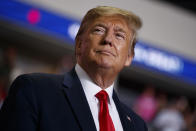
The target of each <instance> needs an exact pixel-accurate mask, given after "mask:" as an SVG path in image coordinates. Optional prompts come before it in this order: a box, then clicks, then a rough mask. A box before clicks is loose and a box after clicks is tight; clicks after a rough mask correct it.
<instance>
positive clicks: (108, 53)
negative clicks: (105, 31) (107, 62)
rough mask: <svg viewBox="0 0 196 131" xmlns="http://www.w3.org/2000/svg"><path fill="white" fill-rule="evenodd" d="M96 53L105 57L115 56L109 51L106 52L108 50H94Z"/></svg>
mask: <svg viewBox="0 0 196 131" xmlns="http://www.w3.org/2000/svg"><path fill="white" fill-rule="evenodd" d="M96 52H97V53H100V54H105V55H109V56H110V55H112V56H116V55H115V54H114V53H113V52H111V51H108V50H96Z"/></svg>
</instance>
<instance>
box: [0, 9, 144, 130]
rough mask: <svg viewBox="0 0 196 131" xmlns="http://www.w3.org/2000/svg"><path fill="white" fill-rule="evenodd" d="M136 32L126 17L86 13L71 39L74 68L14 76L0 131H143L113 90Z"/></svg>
mask: <svg viewBox="0 0 196 131" xmlns="http://www.w3.org/2000/svg"><path fill="white" fill-rule="evenodd" d="M140 27H141V20H140V18H139V17H138V16H136V15H135V14H133V13H132V12H129V11H126V10H122V9H119V8H114V7H108V6H99V7H97V8H93V9H91V10H89V11H88V12H87V14H86V15H85V17H84V18H83V20H82V23H81V26H80V29H79V31H78V34H77V36H76V39H75V41H76V46H75V54H76V61H77V64H76V66H75V68H73V69H72V70H71V71H70V72H68V73H66V74H64V75H51V74H26V75H21V76H19V77H18V78H17V79H16V80H15V81H14V82H13V84H12V86H11V88H10V91H9V94H8V97H7V98H6V100H5V102H4V104H3V106H2V108H1V110H0V123H1V127H0V128H1V131H65V130H67V131H81V130H83V131H96V130H98V131H115V130H116V131H123V130H124V131H147V127H146V124H145V122H144V121H143V120H142V119H141V118H140V117H139V116H138V115H137V114H135V113H134V112H133V111H132V110H131V109H129V108H127V107H126V106H125V105H124V104H122V103H121V102H120V101H119V99H118V97H117V94H116V92H115V91H114V89H113V86H114V81H115V79H116V77H117V75H118V74H119V72H120V71H121V70H122V69H123V68H124V67H125V66H129V65H130V63H131V62H132V59H133V56H134V46H135V43H136V41H135V40H136V32H137V30H138V29H139V28H140Z"/></svg>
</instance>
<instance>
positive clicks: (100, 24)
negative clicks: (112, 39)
mask: <svg viewBox="0 0 196 131" xmlns="http://www.w3.org/2000/svg"><path fill="white" fill-rule="evenodd" d="M97 26H99V27H103V28H106V29H107V26H106V25H105V24H102V23H97V24H95V25H94V26H93V28H94V27H97ZM114 31H115V32H122V33H124V34H127V33H126V31H125V30H123V29H122V28H121V27H119V26H117V27H115V29H114Z"/></svg>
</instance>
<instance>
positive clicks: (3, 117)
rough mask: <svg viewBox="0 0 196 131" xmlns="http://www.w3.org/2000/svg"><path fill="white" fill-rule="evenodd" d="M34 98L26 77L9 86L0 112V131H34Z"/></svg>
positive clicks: (35, 124)
mask: <svg viewBox="0 0 196 131" xmlns="http://www.w3.org/2000/svg"><path fill="white" fill-rule="evenodd" d="M37 110H38V109H37V103H36V96H35V93H34V89H33V86H32V82H31V80H30V78H29V77H28V76H27V75H22V76H19V77H18V78H17V79H16V80H15V81H14V82H13V84H12V85H11V87H10V90H9V93H8V96H7V98H6V99H5V101H4V103H3V106H2V108H1V110H0V125H1V126H0V129H1V131H36V129H37V125H38V111H37Z"/></svg>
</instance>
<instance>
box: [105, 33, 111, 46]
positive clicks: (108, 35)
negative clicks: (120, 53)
mask: <svg viewBox="0 0 196 131" xmlns="http://www.w3.org/2000/svg"><path fill="white" fill-rule="evenodd" d="M103 43H104V44H105V45H107V44H109V45H110V46H112V45H113V35H112V32H111V31H108V32H107V33H106V34H105V37H104V41H103Z"/></svg>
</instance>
